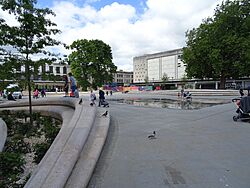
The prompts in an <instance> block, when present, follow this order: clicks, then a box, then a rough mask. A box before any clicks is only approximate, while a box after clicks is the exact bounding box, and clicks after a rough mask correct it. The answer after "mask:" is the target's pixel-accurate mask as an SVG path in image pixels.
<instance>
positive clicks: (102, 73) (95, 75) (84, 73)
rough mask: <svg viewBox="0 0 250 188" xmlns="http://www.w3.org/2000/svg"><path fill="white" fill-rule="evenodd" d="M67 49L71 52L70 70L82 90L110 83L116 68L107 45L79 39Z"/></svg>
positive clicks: (101, 42)
mask: <svg viewBox="0 0 250 188" xmlns="http://www.w3.org/2000/svg"><path fill="white" fill-rule="evenodd" d="M69 48H70V49H72V50H73V52H72V53H71V54H70V55H69V63H70V68H71V70H72V73H73V75H74V77H75V78H76V80H77V82H78V84H79V85H80V86H81V87H82V88H83V90H86V89H87V88H88V87H92V88H94V89H96V88H97V87H98V86H102V85H103V84H105V83H109V82H112V79H113V73H115V71H116V66H115V65H114V64H113V62H112V52H111V48H110V46H109V45H107V44H105V43H104V42H103V41H101V40H87V39H81V40H76V41H74V42H73V43H72V44H71V45H70V46H69Z"/></svg>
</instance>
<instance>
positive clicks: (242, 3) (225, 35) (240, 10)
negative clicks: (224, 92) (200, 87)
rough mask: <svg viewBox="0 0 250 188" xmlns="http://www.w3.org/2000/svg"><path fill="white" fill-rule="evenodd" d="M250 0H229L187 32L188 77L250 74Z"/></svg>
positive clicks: (224, 77)
mask: <svg viewBox="0 0 250 188" xmlns="http://www.w3.org/2000/svg"><path fill="white" fill-rule="evenodd" d="M249 31H250V1H249V0H235V1H230V0H227V1H225V2H223V3H222V4H221V5H220V6H219V5H218V6H217V8H216V9H215V13H214V16H213V18H207V19H206V20H204V21H203V23H202V24H201V25H200V26H199V27H198V28H196V29H192V30H191V31H188V32H187V33H186V37H187V42H186V44H187V46H186V47H184V48H183V61H184V63H186V65H187V67H186V72H187V76H188V77H194V78H200V79H204V78H214V79H220V88H221V89H223V88H225V82H226V79H228V78H234V79H236V78H239V77H244V76H250V71H249V67H250V55H249V54H250V32H249Z"/></svg>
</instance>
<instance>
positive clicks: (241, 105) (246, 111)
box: [232, 96, 250, 121]
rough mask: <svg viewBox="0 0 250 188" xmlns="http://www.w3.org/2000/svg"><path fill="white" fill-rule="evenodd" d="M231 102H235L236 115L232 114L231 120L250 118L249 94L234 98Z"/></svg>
mask: <svg viewBox="0 0 250 188" xmlns="http://www.w3.org/2000/svg"><path fill="white" fill-rule="evenodd" d="M232 102H234V103H235V105H236V107H237V110H236V113H237V114H238V115H237V116H233V120H234V121H237V120H238V119H240V120H242V121H248V120H250V96H246V97H241V98H234V99H232Z"/></svg>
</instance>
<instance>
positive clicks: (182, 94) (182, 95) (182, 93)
mask: <svg viewBox="0 0 250 188" xmlns="http://www.w3.org/2000/svg"><path fill="white" fill-rule="evenodd" d="M183 97H184V89H183V88H181V98H183Z"/></svg>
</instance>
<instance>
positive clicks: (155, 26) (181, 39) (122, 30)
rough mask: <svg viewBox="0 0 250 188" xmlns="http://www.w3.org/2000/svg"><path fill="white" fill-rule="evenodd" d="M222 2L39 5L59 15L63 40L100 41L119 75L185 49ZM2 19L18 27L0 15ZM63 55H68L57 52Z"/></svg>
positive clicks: (108, 0) (97, 0) (77, 0)
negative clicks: (191, 33) (136, 61)
mask: <svg viewBox="0 0 250 188" xmlns="http://www.w3.org/2000/svg"><path fill="white" fill-rule="evenodd" d="M221 2H222V0H206V1H203V0H117V1H112V0H55V1H53V0H38V4H37V5H38V6H39V7H43V8H44V7H48V8H50V9H52V10H53V11H54V12H55V13H56V17H53V18H51V20H53V21H54V22H55V23H56V24H57V26H58V29H60V30H61V31H62V33H61V34H60V36H57V37H58V39H59V40H60V41H62V42H64V43H66V44H71V43H72V42H73V41H74V40H77V39H100V40H102V41H104V42H105V43H106V44H108V45H110V46H111V48H112V53H113V62H114V64H115V65H116V66H118V69H119V70H120V69H122V70H126V71H132V70H133V57H135V56H140V55H143V54H151V53H156V52H161V51H167V50H173V49H177V48H182V47H183V46H185V40H186V38H185V32H186V31H187V30H190V29H192V28H194V27H198V26H199V24H200V23H201V22H202V19H204V18H207V17H209V16H212V15H213V14H214V9H215V8H216V5H218V4H221ZM0 16H1V17H4V18H5V19H7V20H8V21H9V22H11V21H13V20H11V19H10V17H9V16H6V14H3V13H2V12H0ZM58 51H61V52H62V53H64V54H68V53H69V52H67V51H66V50H63V49H58Z"/></svg>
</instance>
